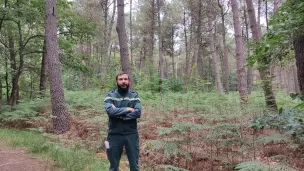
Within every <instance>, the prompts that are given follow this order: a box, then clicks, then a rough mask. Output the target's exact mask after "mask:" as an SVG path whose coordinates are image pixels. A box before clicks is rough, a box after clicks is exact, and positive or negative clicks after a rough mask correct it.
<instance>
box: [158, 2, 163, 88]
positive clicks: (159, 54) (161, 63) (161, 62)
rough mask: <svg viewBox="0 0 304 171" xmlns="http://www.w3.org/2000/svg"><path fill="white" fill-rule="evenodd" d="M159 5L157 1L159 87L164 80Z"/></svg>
mask: <svg viewBox="0 0 304 171" xmlns="http://www.w3.org/2000/svg"><path fill="white" fill-rule="evenodd" d="M160 15H161V4H160V0H157V23H158V27H157V31H158V56H159V65H158V66H159V76H160V79H161V80H160V86H161V82H162V79H164V57H163V35H162V23H161V18H160Z"/></svg>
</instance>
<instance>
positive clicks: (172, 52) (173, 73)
mask: <svg viewBox="0 0 304 171" xmlns="http://www.w3.org/2000/svg"><path fill="white" fill-rule="evenodd" d="M174 32H175V30H174V26H173V25H172V28H171V53H170V54H171V59H172V75H173V77H174V78H175V77H176V74H177V72H176V68H175V61H174V58H175V57H174Z"/></svg>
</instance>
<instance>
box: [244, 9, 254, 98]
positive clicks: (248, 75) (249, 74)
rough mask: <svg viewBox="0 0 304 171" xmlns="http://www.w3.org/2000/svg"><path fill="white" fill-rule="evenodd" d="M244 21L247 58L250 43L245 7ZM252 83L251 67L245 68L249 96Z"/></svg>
mask: <svg viewBox="0 0 304 171" xmlns="http://www.w3.org/2000/svg"><path fill="white" fill-rule="evenodd" d="M244 20H245V28H246V41H247V48H246V49H247V58H248V57H249V56H250V42H249V28H248V16H247V11H246V6H244ZM252 83H253V67H252V66H248V67H247V91H248V94H251V91H252Z"/></svg>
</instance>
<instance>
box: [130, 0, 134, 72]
mask: <svg viewBox="0 0 304 171" xmlns="http://www.w3.org/2000/svg"><path fill="white" fill-rule="evenodd" d="M130 55H131V66H133V64H134V59H133V29H132V0H130Z"/></svg>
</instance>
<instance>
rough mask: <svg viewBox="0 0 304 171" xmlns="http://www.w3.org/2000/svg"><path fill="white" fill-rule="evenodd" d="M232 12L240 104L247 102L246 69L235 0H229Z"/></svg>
mask: <svg viewBox="0 0 304 171" xmlns="http://www.w3.org/2000/svg"><path fill="white" fill-rule="evenodd" d="M231 7H232V13H233V26H234V37H235V44H236V66H237V75H238V91H239V94H240V102H241V104H242V105H244V104H247V102H248V95H247V80H246V71H245V68H244V42H243V39H242V30H241V24H240V17H239V7H238V3H237V0H231Z"/></svg>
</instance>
